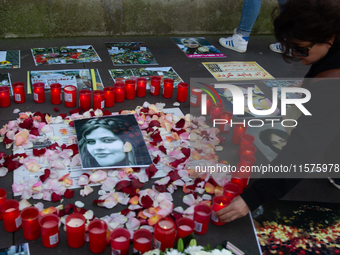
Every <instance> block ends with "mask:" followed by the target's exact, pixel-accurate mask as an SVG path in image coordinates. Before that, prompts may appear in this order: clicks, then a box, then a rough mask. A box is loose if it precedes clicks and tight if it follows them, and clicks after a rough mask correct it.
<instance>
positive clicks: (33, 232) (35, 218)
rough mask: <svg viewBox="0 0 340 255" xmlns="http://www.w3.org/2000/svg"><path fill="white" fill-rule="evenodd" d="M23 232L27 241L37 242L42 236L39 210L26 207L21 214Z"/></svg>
mask: <svg viewBox="0 0 340 255" xmlns="http://www.w3.org/2000/svg"><path fill="white" fill-rule="evenodd" d="M20 217H21V220H22V230H23V232H24V237H25V238H26V239H27V240H35V239H37V238H38V237H39V236H40V226H39V209H38V208H36V207H34V206H31V207H26V208H25V209H24V210H22V211H21V214H20Z"/></svg>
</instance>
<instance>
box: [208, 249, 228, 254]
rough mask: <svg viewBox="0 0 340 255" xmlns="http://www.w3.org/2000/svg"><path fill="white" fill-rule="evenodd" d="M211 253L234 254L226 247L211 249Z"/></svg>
mask: <svg viewBox="0 0 340 255" xmlns="http://www.w3.org/2000/svg"><path fill="white" fill-rule="evenodd" d="M211 254H212V255H232V253H231V252H230V251H228V250H226V249H222V250H218V249H215V250H212V251H211Z"/></svg>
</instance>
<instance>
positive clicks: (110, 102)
mask: <svg viewBox="0 0 340 255" xmlns="http://www.w3.org/2000/svg"><path fill="white" fill-rule="evenodd" d="M147 82H148V80H147V79H146V78H143V77H140V78H137V79H136V80H133V79H127V80H125V82H122V81H118V82H116V83H114V86H107V87H104V89H103V90H94V91H93V109H94V110H96V109H101V110H102V109H103V108H104V107H113V106H114V104H115V102H117V103H122V102H124V101H125V99H127V100H133V99H134V98H135V96H137V97H145V96H146V87H147ZM161 82H162V78H161V77H160V76H152V77H151V79H150V94H151V95H153V96H158V95H159V94H160V90H161ZM12 87H13V96H14V102H15V103H18V104H20V103H24V102H25V86H24V83H22V82H15V83H13V84H12ZM32 87H33V98H34V102H35V103H38V104H40V103H44V102H45V84H44V83H42V82H37V83H33V84H32ZM50 89H51V103H52V104H55V105H58V104H61V103H62V85H61V84H59V83H53V84H51V85H50ZM188 89H189V84H188V83H185V82H179V83H178V88H177V97H176V100H177V101H178V102H181V103H182V102H186V100H187V95H188ZM173 90H174V80H173V79H170V78H165V79H163V92H162V95H163V97H164V98H172V96H173ZM78 93H79V106H80V107H81V108H82V109H83V110H89V109H90V108H91V94H92V93H91V90H89V89H82V90H79V92H78ZM64 101H65V106H66V107H76V105H77V87H76V86H73V85H68V86H65V87H64ZM10 105H11V99H10V92H9V87H8V86H0V107H8V106H10Z"/></svg>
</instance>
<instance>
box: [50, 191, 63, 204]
mask: <svg viewBox="0 0 340 255" xmlns="http://www.w3.org/2000/svg"><path fill="white" fill-rule="evenodd" d="M51 199H52V202H58V201H60V200H61V196H59V195H57V194H56V193H55V192H53V193H52V195H51Z"/></svg>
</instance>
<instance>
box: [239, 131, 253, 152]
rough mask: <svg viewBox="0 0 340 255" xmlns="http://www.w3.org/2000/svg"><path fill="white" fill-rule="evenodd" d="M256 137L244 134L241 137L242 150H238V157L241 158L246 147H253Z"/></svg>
mask: <svg viewBox="0 0 340 255" xmlns="http://www.w3.org/2000/svg"><path fill="white" fill-rule="evenodd" d="M254 141H255V137H254V136H253V135H249V134H244V135H242V136H241V142H240V148H239V150H238V155H239V156H241V153H242V150H243V146H244V145H253V143H254Z"/></svg>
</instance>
